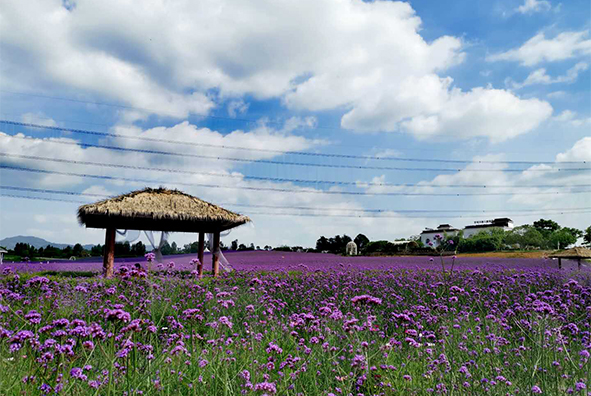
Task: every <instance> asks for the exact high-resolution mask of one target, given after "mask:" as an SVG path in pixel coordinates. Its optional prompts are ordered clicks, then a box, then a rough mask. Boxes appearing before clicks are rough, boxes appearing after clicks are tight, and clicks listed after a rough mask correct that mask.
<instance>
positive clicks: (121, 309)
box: [0, 252, 591, 396]
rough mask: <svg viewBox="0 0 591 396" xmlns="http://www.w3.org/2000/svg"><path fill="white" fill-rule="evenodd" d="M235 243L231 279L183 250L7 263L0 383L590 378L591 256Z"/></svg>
mask: <svg viewBox="0 0 591 396" xmlns="http://www.w3.org/2000/svg"><path fill="white" fill-rule="evenodd" d="M226 256H227V257H228V260H229V261H230V262H231V263H232V265H233V267H234V268H235V269H236V271H234V272H232V273H229V274H224V276H222V277H221V278H219V279H213V278H209V277H206V278H204V279H197V278H195V276H194V275H191V274H190V273H187V272H186V271H183V272H180V271H179V270H188V269H190V264H189V257H186V258H185V257H179V256H175V259H177V260H176V263H175V265H174V267H173V268H168V267H167V268H166V269H162V270H161V271H158V272H151V273H146V272H143V270H136V269H133V267H134V266H133V263H134V261H137V260H127V262H120V263H118V265H117V267H116V268H117V276H116V278H114V279H110V280H105V279H102V278H100V277H98V276H96V277H91V278H64V277H59V276H39V275H38V274H35V273H28V272H24V271H22V270H23V269H29V270H31V268H24V266H25V265H26V266H34V267H33V268H34V269H35V270H49V269H50V268H51V269H53V270H55V267H51V265H57V264H26V263H22V264H16V265H15V264H8V265H5V266H4V269H3V272H2V275H1V277H0V357H1V359H0V370H1V372H2V373H3V375H2V376H0V393H1V394H6V395H12V394H27V395H50V394H56V393H57V394H66V395H109V394H111V395H121V394H128V395H134V394H143V395H152V394H154V395H157V394H183V395H241V394H243V395H264V394H266V395H275V394H277V395H331V396H332V395H430V394H456V395H481V394H486V395H523V394H525V395H530V394H548V395H559V394H580V395H582V394H587V392H588V391H589V389H588V386H589V385H591V383H590V380H591V378H590V377H591V370H590V363H589V353H590V352H591V338H590V330H591V329H590V322H591V278H590V275H591V273H590V272H589V270H588V268H587V267H586V268H584V270H583V271H581V272H578V271H574V270H573V269H572V268H570V269H566V270H562V271H558V270H557V269H555V268H552V267H551V266H550V265H549V264H548V263H545V262H544V260H530V259H518V260H505V261H504V262H503V261H500V260H493V259H490V260H484V259H482V260H480V259H470V260H468V258H465V259H459V260H458V262H457V263H456V265H455V269H454V272H453V273H452V272H451V271H450V269H451V268H450V265H449V264H450V263H447V264H446V266H445V270H442V268H441V264H440V263H439V262H438V258H436V259H435V260H434V261H430V260H429V258H428V257H414V258H405V257H396V258H387V257H379V258H369V259H368V258H345V257H339V256H331V255H311V254H298V253H276V252H275V253H265V252H249V253H230V254H227V255H226ZM191 257H192V256H191ZM179 258H180V260H179ZM185 259H186V261H185ZM130 264H131V265H130ZM142 264H143V265H146V263H145V262H143V263H142ZM47 265H49V266H50V267H47ZM60 265H62V266H66V267H63V268H62V270H70V271H74V270H76V271H78V270H81V268H82V267H77V266H84V268H85V269H88V267H89V266H92V269H96V270H98V269H99V268H100V263H93V262H86V263H60ZM96 265H98V266H99V267H97V268H94V266H96ZM11 266H12V267H11ZM43 266H45V267H43ZM15 267H16V269H17V270H18V271H19V272H16V273H15V272H14V271H13V269H11V268H15ZM171 267H172V266H171ZM206 267H207V261H206ZM573 268H574V267H573ZM318 270H321V271H318ZM262 271H263V272H262Z"/></svg>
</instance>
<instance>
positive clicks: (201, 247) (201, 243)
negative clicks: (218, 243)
mask: <svg viewBox="0 0 591 396" xmlns="http://www.w3.org/2000/svg"><path fill="white" fill-rule="evenodd" d="M204 250H205V233H204V232H200V233H199V252H198V257H197V258H198V259H199V264H198V265H197V273H198V276H199V278H203V251H204Z"/></svg>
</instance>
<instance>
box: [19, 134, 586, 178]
mask: <svg viewBox="0 0 591 396" xmlns="http://www.w3.org/2000/svg"><path fill="white" fill-rule="evenodd" d="M10 137H11V138H12V139H19V140H30V139H31V138H30V137H26V136H14V135H11V136H10ZM42 142H43V143H46V144H47V143H49V144H61V145H69V146H76V147H92V148H98V149H104V150H111V151H122V152H135V153H142V154H152V155H167V156H174V157H183V158H201V159H208V160H214V161H219V160H224V161H231V162H241V163H259V164H273V165H290V166H304V167H318V168H342V169H371V170H388V171H422V172H425V171H429V172H487V173H488V172H524V171H528V172H548V170H547V169H503V168H499V169H461V168H407V167H391V166H368V165H347V164H319V163H310V162H290V161H277V160H265V159H248V158H237V157H224V156H215V155H202V154H189V153H176V152H170V151H161V150H148V149H138V148H129V147H119V146H107V145H100V144H92V143H83V142H72V141H63V140H42ZM552 170H553V171H557V172H580V171H591V168H553V169H552Z"/></svg>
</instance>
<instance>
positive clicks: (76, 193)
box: [0, 185, 591, 213]
mask: <svg viewBox="0 0 591 396" xmlns="http://www.w3.org/2000/svg"><path fill="white" fill-rule="evenodd" d="M0 190H13V191H21V192H34V193H43V194H62V195H74V196H83V197H97V198H111V197H112V196H110V195H107V194H96V193H85V192H79V191H64V190H52V189H41V188H32V187H21V186H3V185H0ZM220 205H222V206H239V207H246V208H265V209H299V210H318V211H347V212H371V213H384V212H399V213H459V212H461V213H506V212H511V213H517V212H540V209H517V210H445V209H355V208H334V207H331V208H328V207H324V208H319V207H308V206H289V207H285V206H278V205H257V204H240V203H233V202H228V203H220ZM581 210H591V207H583V208H555V209H547V210H542V212H548V213H550V212H565V211H581Z"/></svg>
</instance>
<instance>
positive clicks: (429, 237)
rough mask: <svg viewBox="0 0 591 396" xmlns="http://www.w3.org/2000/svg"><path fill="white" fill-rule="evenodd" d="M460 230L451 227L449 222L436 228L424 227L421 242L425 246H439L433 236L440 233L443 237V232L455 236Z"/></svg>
mask: <svg viewBox="0 0 591 396" xmlns="http://www.w3.org/2000/svg"><path fill="white" fill-rule="evenodd" d="M458 232H460V230H459V229H457V228H454V227H452V226H451V225H449V224H440V225H439V227H437V228H436V229H432V228H425V230H424V231H423V232H421V242H423V245H425V246H431V247H434V248H436V247H437V246H439V240H437V238H435V235H441V237H442V238H443V236H444V234H445V235H447V236H456V235H458Z"/></svg>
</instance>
